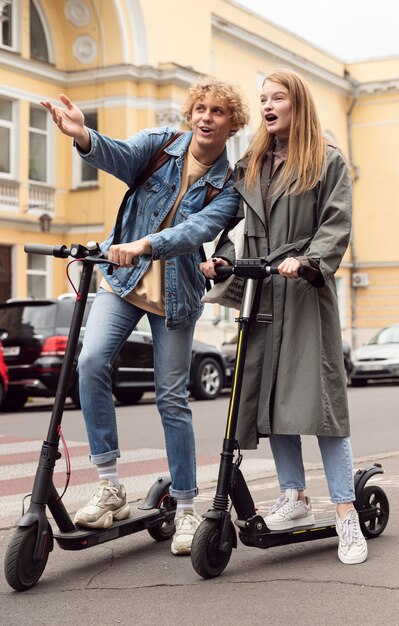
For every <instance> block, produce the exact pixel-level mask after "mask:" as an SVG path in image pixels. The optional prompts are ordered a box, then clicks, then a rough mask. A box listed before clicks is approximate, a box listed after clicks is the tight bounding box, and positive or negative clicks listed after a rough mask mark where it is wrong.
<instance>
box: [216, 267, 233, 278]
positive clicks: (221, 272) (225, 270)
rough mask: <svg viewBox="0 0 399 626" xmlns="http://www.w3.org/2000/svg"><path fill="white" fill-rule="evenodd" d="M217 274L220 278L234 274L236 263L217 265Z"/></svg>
mask: <svg viewBox="0 0 399 626" xmlns="http://www.w3.org/2000/svg"><path fill="white" fill-rule="evenodd" d="M215 272H216V276H219V277H220V278H222V277H225V276H231V275H232V274H234V265H215Z"/></svg>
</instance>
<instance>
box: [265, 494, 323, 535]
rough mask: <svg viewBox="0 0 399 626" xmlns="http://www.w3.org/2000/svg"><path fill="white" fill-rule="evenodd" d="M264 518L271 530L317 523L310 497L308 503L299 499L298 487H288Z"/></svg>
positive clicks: (307, 499)
mask: <svg viewBox="0 0 399 626" xmlns="http://www.w3.org/2000/svg"><path fill="white" fill-rule="evenodd" d="M264 519H265V522H266V526H267V527H268V528H269V529H270V530H289V529H290V528H296V527H297V526H312V525H313V524H314V523H315V518H314V515H313V513H312V505H311V502H310V499H309V498H306V504H305V502H302V500H298V491H297V490H296V489H286V490H285V493H283V494H282V495H281V496H280V497H279V498H278V500H277V501H276V503H275V504H274V505H273V506H272V508H271V509H270V511H269V514H268V515H266V517H265V518H264Z"/></svg>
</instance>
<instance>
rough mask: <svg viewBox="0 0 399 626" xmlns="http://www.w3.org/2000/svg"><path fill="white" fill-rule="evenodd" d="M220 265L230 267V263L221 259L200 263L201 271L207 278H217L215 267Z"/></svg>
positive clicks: (215, 258)
mask: <svg viewBox="0 0 399 626" xmlns="http://www.w3.org/2000/svg"><path fill="white" fill-rule="evenodd" d="M218 265H224V266H229V265H230V263H228V261H226V259H221V258H220V257H212V258H210V259H208V260H207V261H205V262H204V263H200V266H199V267H200V270H201V272H202V273H203V274H204V276H206V277H207V278H216V272H215V267H217V266H218Z"/></svg>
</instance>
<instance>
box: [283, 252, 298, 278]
mask: <svg viewBox="0 0 399 626" xmlns="http://www.w3.org/2000/svg"><path fill="white" fill-rule="evenodd" d="M301 267H302V264H301V262H300V261H298V259H295V258H294V257H287V258H286V259H284V261H283V262H282V263H280V265H279V266H278V267H277V269H278V271H279V274H280V276H284V277H285V278H298V277H299V270H300V268H301Z"/></svg>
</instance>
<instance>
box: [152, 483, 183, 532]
mask: <svg viewBox="0 0 399 626" xmlns="http://www.w3.org/2000/svg"><path fill="white" fill-rule="evenodd" d="M168 489H169V487H168ZM158 508H159V509H160V510H161V511H162V510H164V511H166V512H168V513H172V512H175V511H176V500H175V499H174V498H172V497H171V496H170V495H169V493H168V492H167V493H165V494H164V496H163V498H162V499H161V502H160V503H159V505H158ZM147 530H148V534H149V535H150V536H151V537H152V538H153V539H155V541H167V540H168V539H171V537H173V535H174V534H175V531H176V528H175V520H174V517H173V519H166V518H165V519H164V520H162V521H161V522H160V523H159V524H158V525H157V526H151V527H150V528H147Z"/></svg>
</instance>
